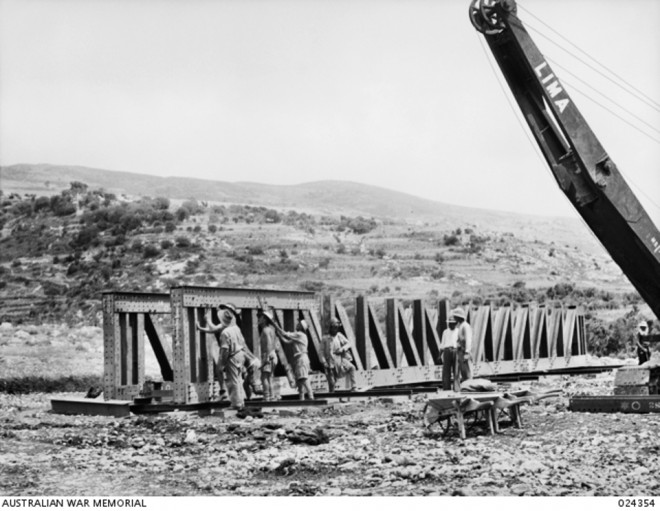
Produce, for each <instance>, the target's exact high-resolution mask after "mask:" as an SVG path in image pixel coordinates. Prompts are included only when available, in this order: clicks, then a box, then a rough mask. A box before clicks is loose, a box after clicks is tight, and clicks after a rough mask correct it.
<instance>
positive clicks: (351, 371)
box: [322, 318, 357, 392]
mask: <svg viewBox="0 0 660 511" xmlns="http://www.w3.org/2000/svg"><path fill="white" fill-rule="evenodd" d="M322 348H323V358H324V360H323V366H324V368H325V376H326V378H327V380H328V389H329V390H330V392H334V391H335V383H336V381H337V379H338V378H343V377H346V386H347V387H348V388H349V389H350V390H351V391H355V390H356V388H357V387H356V384H355V365H354V364H353V360H352V358H351V352H350V349H351V343H350V342H348V339H347V338H346V336H345V335H344V334H343V333H342V332H341V322H340V321H339V320H338V319H337V318H332V319H331V320H330V335H327V336H325V337H324V338H323V341H322Z"/></svg>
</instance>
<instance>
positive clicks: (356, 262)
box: [0, 181, 641, 324]
mask: <svg viewBox="0 0 660 511" xmlns="http://www.w3.org/2000/svg"><path fill="white" fill-rule="evenodd" d="M306 186H307V185H301V188H302V189H304V188H305V187H306ZM51 192H53V193H51V194H49V195H34V194H32V195H20V194H18V193H11V194H8V195H7V194H3V195H2V196H1V197H0V227H1V229H2V230H1V233H2V234H1V237H0V299H1V300H2V301H1V302H0V303H1V307H0V316H1V317H0V321H1V320H8V321H12V322H14V323H15V322H27V323H34V322H47V321H62V320H66V321H68V322H76V321H77V322H79V323H83V324H98V321H99V306H100V294H101V292H102V291H104V290H127V291H146V292H162V291H167V290H168V289H169V287H171V286H175V285H184V284H194V285H208V286H231V287H236V286H253V287H271V288H280V289H281V288H284V289H304V290H312V291H319V292H323V291H325V292H332V293H334V294H335V295H336V296H338V297H339V298H340V299H343V300H345V301H346V302H347V304H348V305H350V304H351V303H353V300H354V298H355V296H356V295H357V294H368V295H371V296H374V297H385V296H395V297H399V298H402V299H408V298H419V297H422V298H431V299H432V298H439V297H452V298H453V299H454V300H456V301H461V302H464V303H466V302H468V301H472V302H473V303H480V302H483V301H491V302H493V303H495V304H498V303H507V302H509V301H511V300H514V301H520V302H527V301H532V300H534V301H539V302H546V301H552V300H563V301H569V302H572V303H579V304H581V305H584V306H585V307H587V308H590V309H592V310H594V311H598V312H599V314H602V313H605V314H607V313H610V314H612V316H611V317H610V318H609V319H616V318H618V317H620V316H621V315H622V314H623V313H625V312H629V313H630V312H631V311H630V307H632V306H633V305H634V306H635V307H637V306H638V305H639V306H641V304H640V302H639V297H638V295H637V294H636V293H635V292H633V289H632V287H631V286H630V284H628V283H627V281H626V280H625V278H624V277H623V276H622V274H621V271H620V270H619V269H618V268H617V267H616V266H615V265H614V264H613V263H612V262H611V261H610V259H609V257H608V256H607V255H606V254H605V253H604V252H603V251H602V249H598V247H596V248H597V249H596V250H593V251H589V250H585V249H583V248H582V247H580V246H578V245H577V244H573V243H567V242H566V241H567V240H568V239H569V238H568V237H564V241H563V242H559V241H555V238H553V236H552V235H548V234H547V231H552V230H553V229H554V230H558V229H560V226H559V224H558V223H557V222H553V221H552V220H551V219H542V218H539V219H538V221H537V222H535V223H531V220H530V219H529V218H527V217H520V218H515V217H514V216H512V218H513V220H511V221H510V222H508V224H507V225H508V227H509V230H503V229H501V226H497V225H496V226H495V227H491V225H490V224H487V223H478V222H474V221H468V220H462V221H460V220H448V218H449V217H444V218H441V219H439V220H437V221H422V220H421V217H417V218H416V219H415V220H412V221H411V220H406V219H395V218H391V217H378V216H369V215H355V214H350V213H349V212H348V211H343V210H342V209H341V208H337V209H335V210H334V211H332V213H329V212H327V211H325V210H324V208H323V207H321V208H317V209H313V208H311V207H310V208H295V209H294V208H289V207H270V206H267V205H260V206H255V205H250V204H240V203H227V202H218V201H215V202H211V201H202V200H194V199H192V200H184V201H182V200H176V199H170V198H168V197H165V196H157V197H155V198H154V197H153V195H152V197H151V198H146V197H143V198H135V199H129V198H126V197H122V196H118V195H116V194H114V193H112V192H108V191H105V190H102V189H94V188H92V187H90V186H88V185H87V184H85V183H83V182H80V181H74V182H72V183H70V184H69V185H68V187H67V188H66V189H64V190H61V191H59V192H58V193H54V191H53V190H51ZM328 193H329V192H328ZM365 193H366V192H365ZM388 193H389V192H388ZM374 194H375V195H374V196H375V197H378V193H377V192H374ZM324 200H325V199H324ZM324 200H321V199H319V201H318V202H319V204H325V202H324ZM379 200H380V199H374V201H369V200H368V198H367V197H365V199H364V200H363V201H361V202H362V203H369V202H374V203H378V201H379ZM438 207H440V206H438ZM465 218H467V219H474V217H470V215H468V214H466V215H465ZM495 223H497V222H495ZM573 236H574V237H575V235H573ZM558 238H561V236H559V237H558ZM550 240H552V241H550ZM633 312H634V313H636V312H637V310H636V309H635V311H633Z"/></svg>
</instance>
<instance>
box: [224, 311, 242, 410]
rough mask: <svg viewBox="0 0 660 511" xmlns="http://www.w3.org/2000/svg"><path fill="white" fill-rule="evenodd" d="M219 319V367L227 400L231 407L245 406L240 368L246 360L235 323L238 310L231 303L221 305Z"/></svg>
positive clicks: (239, 333)
mask: <svg viewBox="0 0 660 511" xmlns="http://www.w3.org/2000/svg"><path fill="white" fill-rule="evenodd" d="M220 310H221V311H222V312H221V314H220V321H221V323H222V325H223V326H224V328H223V329H222V333H221V334H220V367H221V368H222V369H223V370H224V372H225V379H226V381H227V390H228V391H229V400H230V401H231V404H232V407H233V408H236V409H242V408H244V407H245V396H244V394H243V378H242V370H243V366H244V365H245V362H246V349H245V346H246V344H245V339H244V338H243V334H242V333H241V329H240V328H238V325H237V324H236V316H237V315H238V311H237V310H236V307H234V306H233V305H231V304H226V305H221V306H220Z"/></svg>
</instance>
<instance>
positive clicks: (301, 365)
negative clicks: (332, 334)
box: [273, 319, 314, 400]
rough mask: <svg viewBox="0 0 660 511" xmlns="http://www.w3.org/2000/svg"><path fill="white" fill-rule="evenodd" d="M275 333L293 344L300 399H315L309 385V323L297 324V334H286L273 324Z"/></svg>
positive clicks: (294, 368) (301, 321) (299, 322)
mask: <svg viewBox="0 0 660 511" xmlns="http://www.w3.org/2000/svg"><path fill="white" fill-rule="evenodd" d="M273 327H274V328H275V333H276V334H277V336H278V337H279V338H280V340H281V341H282V342H283V343H285V344H291V345H292V347H293V372H294V374H295V377H296V385H297V387H298V397H299V398H300V399H301V400H304V399H305V394H307V396H308V397H309V399H314V393H313V392H312V386H311V385H310V383H309V355H308V354H307V344H308V342H309V340H308V339H307V329H308V326H307V322H306V321H305V320H304V319H301V320H299V321H298V323H297V324H296V331H295V332H285V331H284V330H282V328H281V327H280V326H279V325H277V324H275V323H273Z"/></svg>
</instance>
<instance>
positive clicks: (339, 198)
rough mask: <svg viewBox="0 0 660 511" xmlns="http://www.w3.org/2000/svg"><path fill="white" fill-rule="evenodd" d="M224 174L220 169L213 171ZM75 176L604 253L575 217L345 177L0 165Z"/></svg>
mask: <svg viewBox="0 0 660 511" xmlns="http://www.w3.org/2000/svg"><path fill="white" fill-rule="evenodd" d="M222 175H223V173H222V172H218V177H222ZM73 181H79V182H83V183H86V184H87V185H88V186H89V187H90V189H102V190H104V191H106V192H109V193H113V194H116V195H118V196H122V195H123V196H126V197H128V198H137V197H167V198H169V199H172V200H174V201H176V200H178V201H181V200H186V199H191V198H194V199H196V200H198V201H210V202H213V203H223V204H232V203H233V204H249V205H254V206H268V207H274V208H280V209H290V208H291V209H295V210H297V211H309V212H311V213H316V214H321V215H336V214H343V215H350V216H358V215H366V216H373V217H376V218H381V219H390V220H395V221H402V222H406V223H410V224H424V223H432V224H435V225H437V226H439V227H441V228H443V229H451V228H455V227H456V226H457V225H462V224H464V225H474V226H477V227H481V228H484V229H488V230H491V231H497V232H513V233H515V234H516V235H519V236H521V237H523V238H525V239H532V240H533V239H535V238H536V237H539V236H540V235H542V236H543V237H544V238H545V239H548V240H552V241H554V242H555V243H556V244H559V245H564V244H567V245H571V246H577V247H578V248H579V249H580V250H584V251H587V252H589V253H590V254H594V255H602V254H603V253H604V252H603V249H602V247H601V246H600V245H599V244H598V242H597V241H596V240H595V238H594V237H593V236H592V235H591V233H590V232H589V231H588V230H587V229H586V228H585V227H584V226H583V225H582V224H581V223H580V221H579V220H578V219H577V217H576V218H555V217H553V218H550V217H542V216H534V215H521V214H516V213H509V212H502V211H492V210H485V209H478V208H468V207H464V206H457V205H452V204H445V203H441V202H435V201H430V200H426V199H421V198H419V197H415V196H412V195H408V194H405V193H401V192H398V191H394V190H389V189H386V188H381V187H377V186H371V185H365V184H360V183H353V182H347V181H319V182H314V183H304V184H299V185H291V186H278V185H266V184H258V183H247V182H232V183H230V182H226V181H220V180H219V181H208V180H202V179H192V178H182V177H158V176H148V175H144V174H134V173H129V172H117V171H110V170H100V169H91V168H87V167H79V166H58V165H47V164H37V165H33V164H18V165H11V166H5V167H0V188H1V189H2V190H3V191H4V193H5V195H9V194H11V193H18V194H20V195H23V194H35V195H37V196H39V195H52V194H56V193H59V192H60V191H61V190H64V189H67V188H68V187H69V184H70V183H71V182H73Z"/></svg>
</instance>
